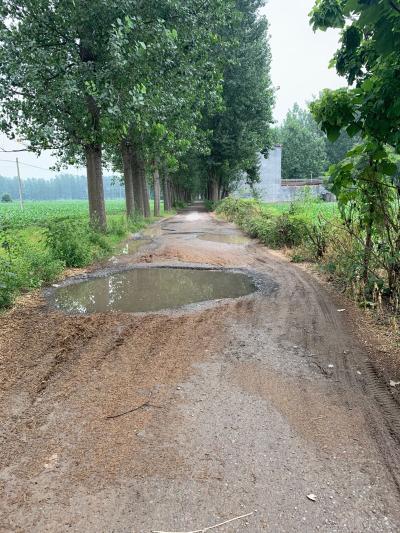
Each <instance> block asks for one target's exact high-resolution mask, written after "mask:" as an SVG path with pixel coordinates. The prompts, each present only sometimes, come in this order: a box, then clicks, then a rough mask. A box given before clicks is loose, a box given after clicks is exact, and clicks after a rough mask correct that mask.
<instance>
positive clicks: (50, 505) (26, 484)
mask: <svg viewBox="0 0 400 533" xmlns="http://www.w3.org/2000/svg"><path fill="white" fill-rule="evenodd" d="M210 234H211V235H210ZM237 237H239V238H237ZM147 238H151V239H152V242H151V244H147V245H146V247H144V248H142V249H141V250H139V252H137V253H136V255H133V256H131V255H129V254H128V255H124V256H121V257H118V258H116V259H114V260H113V262H114V265H113V266H114V267H115V266H123V265H124V264H126V263H133V262H140V263H152V264H158V263H160V264H177V263H178V262H184V263H185V264H192V263H196V264H207V265H218V266H227V267H240V268H245V269H250V270H253V271H255V273H256V275H257V276H258V277H259V279H260V280H263V283H264V285H265V287H269V290H267V291H264V293H255V294H253V295H251V296H247V297H245V298H241V299H238V300H230V301H222V302H219V303H214V304H213V305H209V304H207V305H204V304H201V305H198V306H194V307H193V308H191V309H190V310H185V311H172V312H168V313H159V314H148V315H132V314H127V313H125V314H123V313H114V314H103V315H93V316H66V315H63V314H61V313H59V312H55V311H53V310H51V309H49V307H48V306H47V304H46V302H45V301H44V300H43V299H41V298H39V297H34V298H27V299H26V301H25V302H23V303H21V304H20V305H19V306H18V307H16V308H15V309H14V310H13V311H11V312H9V313H7V314H6V315H5V316H3V317H2V318H1V333H0V351H1V364H2V375H1V387H0V389H1V413H0V415H1V423H2V440H1V449H0V461H1V471H0V487H1V494H2V495H1V503H0V516H1V519H0V531H7V532H8V531H18V532H22V531H24V532H25V531H29V532H40V533H43V532H48V531H50V532H57V533H59V532H67V531H68V532H71V531H74V532H96V533H99V532H104V533H105V532H107V533H108V532H115V533H123V532H124V533H125V532H130V533H133V532H134V533H147V532H151V531H153V530H155V531H165V532H167V531H193V530H201V529H203V528H205V527H206V526H212V525H214V524H217V523H220V522H224V521H226V520H229V519H231V518H235V517H238V516H241V515H247V514H249V513H252V514H251V515H250V516H247V517H245V518H243V519H239V520H236V521H233V522H230V523H228V524H226V525H223V526H221V527H219V528H216V529H215V531H218V532H222V533H224V532H229V533H232V532H240V533H242V532H247V531H248V532H271V533H280V532H301V533H304V532H307V533H308V532H314V531H323V532H340V533H343V532H352V533H354V532H360V533H361V532H363V533H365V532H379V531H385V532H389V531H393V532H398V531H399V530H400V495H399V494H400V493H399V487H400V453H399V450H400V446H399V441H398V440H397V439H398V434H399V423H398V421H399V413H398V411H397V410H396V406H395V405H394V403H392V399H391V397H390V394H389V393H388V392H387V391H386V389H384V388H383V387H382V386H381V385H380V384H379V382H378V381H377V379H376V377H375V375H374V372H373V370H372V368H371V366H370V365H369V364H368V361H367V356H366V354H365V353H364V352H363V349H362V348H361V346H360V345H359V344H358V342H357V341H356V339H355V337H354V335H353V333H352V330H351V323H350V321H349V318H348V316H347V314H346V312H338V309H339V305H340V304H339V303H338V302H336V301H335V300H334V297H332V296H331V295H329V294H328V293H327V292H326V290H325V289H324V288H323V287H321V286H320V285H319V284H318V283H317V282H316V281H315V280H314V279H313V278H311V277H310V276H309V275H307V274H306V273H304V272H303V271H302V270H301V269H299V268H298V267H296V266H295V265H292V264H290V263H288V262H287V261H286V260H284V259H282V258H281V257H280V256H279V255H278V254H275V253H273V252H269V251H267V250H266V249H265V248H264V247H262V246H260V245H258V244H256V243H254V242H252V241H249V242H247V241H246V240H242V239H241V238H240V232H238V231H237V230H236V229H235V228H234V227H233V226H232V225H230V224H226V223H223V222H221V221H217V220H215V219H214V218H213V217H212V216H210V215H209V214H206V213H197V212H195V211H191V212H188V213H182V214H181V215H178V216H177V217H175V218H174V219H170V220H167V221H165V222H163V223H162V224H161V225H158V226H155V227H153V228H151V229H150V230H149V231H148V232H147ZM224 241H225V242H224ZM120 415H121V416H120ZM311 495H314V496H315V498H314V497H313V496H311ZM313 499H315V501H312V500H313ZM212 531H214V530H212Z"/></svg>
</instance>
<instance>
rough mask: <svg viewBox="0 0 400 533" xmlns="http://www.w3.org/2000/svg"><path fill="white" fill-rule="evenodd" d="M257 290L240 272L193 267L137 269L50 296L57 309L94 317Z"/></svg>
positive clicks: (162, 307) (107, 275)
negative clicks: (94, 314) (93, 314)
mask: <svg viewBox="0 0 400 533" xmlns="http://www.w3.org/2000/svg"><path fill="white" fill-rule="evenodd" d="M255 290H256V286H255V285H254V283H253V281H252V280H251V278H250V277H249V276H247V275H246V274H243V273H240V272H230V271H226V270H214V269H199V268H196V269H190V268H185V269H182V268H136V269H131V270H125V271H122V272H118V273H115V274H106V275H105V276H101V277H93V278H91V279H88V280H85V281H80V282H77V283H72V284H67V285H66V286H64V287H60V288H57V289H55V290H54V291H53V292H52V293H51V294H50V296H49V297H48V299H49V302H50V304H51V305H52V306H54V307H55V308H56V309H59V310H61V311H65V312H67V313H78V314H92V313H107V312H116V311H121V312H123V313H138V312H149V311H160V310H161V309H176V308H179V307H182V306H185V305H188V304H192V303H197V302H204V301H210V300H220V299H225V298H240V297H241V296H246V295H247V294H250V293H252V292H254V291H255Z"/></svg>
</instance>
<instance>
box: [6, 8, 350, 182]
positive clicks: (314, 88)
mask: <svg viewBox="0 0 400 533" xmlns="http://www.w3.org/2000/svg"><path fill="white" fill-rule="evenodd" d="M313 5H314V0H286V2H283V1H282V0H268V3H267V5H266V6H265V8H263V13H264V14H265V15H266V16H267V18H268V20H269V23H270V35H271V49H272V72H271V75H272V81H273V84H274V86H275V87H276V88H278V87H279V89H278V90H277V93H276V107H275V114H274V115H275V120H276V121H277V122H278V123H280V122H282V120H283V119H284V117H285V115H286V113H287V111H288V110H289V109H290V108H291V107H293V104H294V103H296V102H297V103H298V104H300V105H302V106H304V105H306V103H307V102H308V101H310V100H311V99H312V97H313V95H318V93H319V92H320V91H321V90H322V89H324V88H330V89H335V88H337V87H341V86H343V85H345V81H344V80H343V79H340V78H339V77H338V76H337V75H336V73H335V70H334V69H329V68H328V64H329V61H330V59H331V58H332V56H333V54H334V52H335V50H336V49H337V47H338V46H337V45H338V33H337V32H336V31H333V30H331V31H328V32H320V31H319V32H317V33H314V32H313V31H312V29H311V27H310V26H309V22H308V13H309V12H310V11H311V8H312V7H313ZM18 148H24V146H22V145H19V144H18V143H16V142H14V141H9V140H8V139H7V138H6V137H5V136H4V135H1V134H0V175H2V176H15V175H16V163H15V158H16V157H18V158H19V160H20V162H21V165H20V169H21V176H22V178H24V177H33V178H51V177H52V176H54V175H55V172H53V171H50V170H48V168H49V167H51V166H52V165H53V164H54V163H55V160H54V159H53V158H52V157H51V154H50V153H44V154H42V155H41V156H40V157H37V156H35V155H34V154H30V153H28V152H20V153H3V152H2V150H1V149H5V150H15V149H18ZM5 160H7V161H5ZM28 165H33V166H28ZM34 167H40V168H34ZM65 171H66V172H70V173H72V174H85V169H83V168H75V167H71V168H69V169H66V170H65Z"/></svg>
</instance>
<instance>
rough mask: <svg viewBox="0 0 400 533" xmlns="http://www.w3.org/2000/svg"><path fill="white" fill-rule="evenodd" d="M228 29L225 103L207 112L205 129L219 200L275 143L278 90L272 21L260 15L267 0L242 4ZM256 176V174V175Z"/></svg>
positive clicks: (211, 183)
mask: <svg viewBox="0 0 400 533" xmlns="http://www.w3.org/2000/svg"><path fill="white" fill-rule="evenodd" d="M235 4H236V5H235V9H234V10H233V12H232V14H231V17H230V18H229V20H227V23H226V25H225V40H226V46H225V47H221V49H220V52H219V57H220V61H221V64H222V66H223V85H222V99H223V103H222V106H221V107H220V109H219V110H218V112H215V110H214V109H207V108H206V109H205V111H204V113H205V116H204V121H203V123H202V127H203V129H204V130H205V131H207V130H208V131H210V132H212V133H211V138H210V153H209V155H207V156H205V157H203V158H202V160H203V163H204V165H205V168H206V170H207V175H206V176H204V178H205V180H206V183H207V188H208V196H209V198H210V199H212V200H214V201H215V200H218V199H219V198H221V197H222V196H224V195H226V194H227V193H228V192H229V191H230V190H232V188H234V186H235V184H236V183H237V182H238V181H239V180H240V178H241V177H242V175H243V173H247V171H250V173H251V174H252V175H254V173H252V170H254V169H255V168H257V167H258V163H259V153H260V152H261V151H265V152H266V151H267V150H268V148H269V146H270V145H271V139H270V125H271V124H272V122H273V119H272V106H273V103H274V95H273V89H272V86H271V80H270V61H271V55H270V47H269V42H268V22H267V20H266V18H265V17H261V16H259V14H258V9H259V8H260V7H261V6H262V5H264V1H263V0H237V1H236V3H235ZM255 175H257V172H256V173H255Z"/></svg>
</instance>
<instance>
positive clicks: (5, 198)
mask: <svg viewBox="0 0 400 533" xmlns="http://www.w3.org/2000/svg"><path fill="white" fill-rule="evenodd" d="M1 201H2V202H4V203H9V202H12V198H11V196H10V195H9V194H8V193H5V194H3V196H2V197H1Z"/></svg>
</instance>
